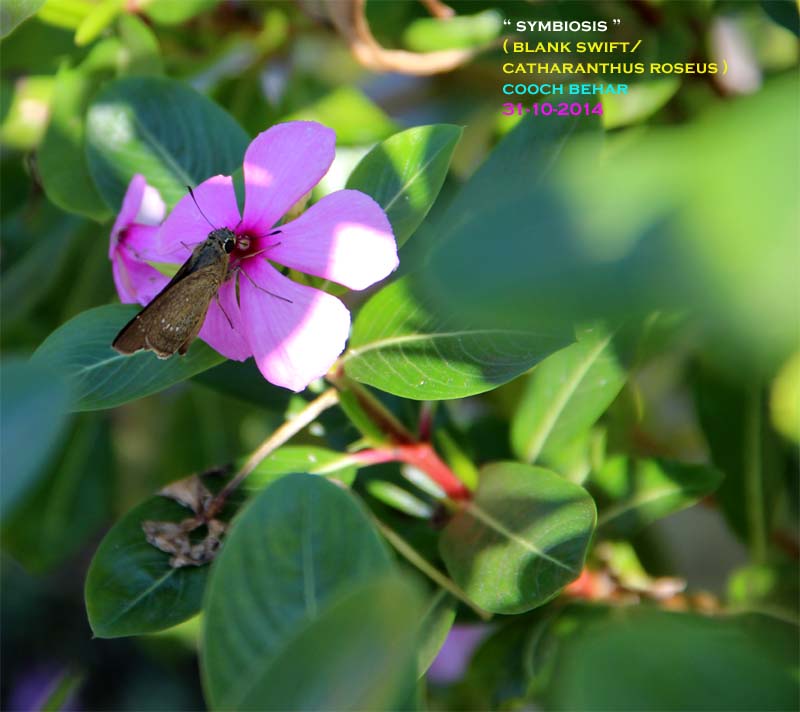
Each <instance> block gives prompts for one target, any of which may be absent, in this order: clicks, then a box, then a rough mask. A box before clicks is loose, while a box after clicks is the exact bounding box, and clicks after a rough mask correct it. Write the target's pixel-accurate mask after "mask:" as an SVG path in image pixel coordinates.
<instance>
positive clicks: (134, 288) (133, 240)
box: [108, 174, 169, 304]
mask: <svg viewBox="0 0 800 712" xmlns="http://www.w3.org/2000/svg"><path fill="white" fill-rule="evenodd" d="M164 212H165V206H164V201H163V200H161V196H160V195H159V193H158V191H157V190H156V189H155V188H153V187H152V186H150V185H147V181H145V178H144V176H142V175H138V174H137V175H135V176H134V177H133V178H132V179H131V182H130V185H128V190H127V192H126V193H125V197H124V198H123V200H122V208H121V209H120V211H119V215H117V219H116V220H115V221H114V227H113V228H112V229H111V241H110V243H109V246H108V259H110V260H111V270H112V272H113V274H114V284H115V285H116V287H117V293H118V294H119V298H120V301H121V302H123V303H124V304H132V303H133V302H139V303H140V304H147V303H148V302H149V301H150V300H151V299H152V298H153V297H154V296H155V295H156V294H158V293H159V292H160V291H161V290H162V289H163V288H164V286H165V285H166V283H167V282H168V281H169V277H167V276H165V275H163V274H161V272H159V271H158V270H157V269H155V268H154V267H151V266H150V265H149V264H147V260H149V261H152V262H158V261H159V260H161V259H162V258H161V257H160V255H159V254H158V250H157V247H158V242H157V238H158V225H159V224H160V223H161V221H162V220H163V219H164Z"/></svg>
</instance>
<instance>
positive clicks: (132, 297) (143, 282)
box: [111, 247, 169, 306]
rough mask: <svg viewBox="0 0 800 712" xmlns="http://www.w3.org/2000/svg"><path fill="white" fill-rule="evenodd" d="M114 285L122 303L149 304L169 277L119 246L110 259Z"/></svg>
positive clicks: (164, 285)
mask: <svg viewBox="0 0 800 712" xmlns="http://www.w3.org/2000/svg"><path fill="white" fill-rule="evenodd" d="M111 271H112V273H113V275H114V285H115V286H116V288H117V294H119V300H120V301H121V302H122V303H123V304H134V303H135V302H139V304H141V305H143V306H144V305H145V304H149V303H150V302H151V301H152V299H153V297H155V296H156V294H158V293H159V292H160V291H161V290H162V289H164V287H166V286H167V282H169V277H167V275H165V274H161V272H159V271H158V270H157V269H155V267H151V266H150V265H149V264H147V263H146V262H141V261H139V260H137V259H136V258H135V257H133V256H132V255H131V254H130V253H129V252H128V251H127V250H126V249H125V248H124V247H121V248H120V249H119V250H118V251H117V253H116V255H114V257H113V258H112V260H111Z"/></svg>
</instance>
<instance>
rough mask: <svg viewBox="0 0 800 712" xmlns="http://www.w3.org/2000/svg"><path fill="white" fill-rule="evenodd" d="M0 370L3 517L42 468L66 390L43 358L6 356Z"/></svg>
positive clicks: (65, 407)
mask: <svg viewBox="0 0 800 712" xmlns="http://www.w3.org/2000/svg"><path fill="white" fill-rule="evenodd" d="M2 371H3V388H2V390H0V410H2V413H3V427H2V428H0V437H2V445H0V453H2V467H0V472H2V487H0V492H2V499H0V515H1V516H2V518H3V519H5V518H6V516H7V515H8V514H9V513H10V512H11V510H12V509H13V507H14V506H15V505H16V504H17V503H19V502H20V501H21V500H22V498H23V497H24V496H25V494H26V493H27V492H29V491H31V489H32V488H33V487H34V486H35V484H36V482H37V477H38V476H40V475H42V474H43V470H42V468H43V467H44V465H45V464H46V463H47V461H48V459H49V458H50V456H51V455H52V453H53V449H54V448H55V446H56V444H57V443H58V442H59V440H60V439H61V436H62V434H63V432H64V429H65V428H66V425H67V422H68V413H69V410H70V403H71V402H72V393H71V390H70V388H69V384H68V383H67V382H66V381H65V380H64V379H63V378H61V377H60V376H59V375H58V374H56V373H53V370H52V369H51V368H50V367H49V366H48V364H46V363H35V362H30V361H24V360H22V359H18V358H6V359H4V360H3V364H2Z"/></svg>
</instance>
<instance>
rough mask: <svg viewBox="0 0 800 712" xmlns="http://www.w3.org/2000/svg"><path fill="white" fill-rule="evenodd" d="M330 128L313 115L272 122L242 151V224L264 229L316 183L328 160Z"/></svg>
mask: <svg viewBox="0 0 800 712" xmlns="http://www.w3.org/2000/svg"><path fill="white" fill-rule="evenodd" d="M335 145H336V134H335V133H334V131H333V129H329V128H327V127H326V126H323V125H322V124H318V123H316V122H314V121H290V122H288V123H285V124H276V125H275V126H273V127H272V128H269V129H267V130H266V131H264V132H262V133H260V134H258V136H256V137H255V138H254V139H253V141H252V143H251V144H250V146H248V148H247V152H246V153H245V154H244V184H245V201H244V218H243V220H242V230H243V231H245V232H249V233H251V234H252V235H254V236H260V235H264V234H265V233H266V232H267V231H268V230H269V229H270V228H271V227H272V226H273V225H274V224H275V223H276V222H278V220H279V219H280V218H281V217H283V215H284V214H285V213H286V211H287V210H289V208H291V207H292V205H294V204H295V203H296V202H297V201H298V200H300V198H302V197H303V195H305V194H306V193H307V192H308V191H309V190H311V189H312V188H313V187H314V186H315V185H316V184H317V183H319V181H320V179H321V178H322V176H324V175H325V173H327V172H328V168H330V165H331V163H333V157H334V148H335Z"/></svg>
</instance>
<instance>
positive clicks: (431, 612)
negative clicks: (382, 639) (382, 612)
mask: <svg viewBox="0 0 800 712" xmlns="http://www.w3.org/2000/svg"><path fill="white" fill-rule="evenodd" d="M457 603H458V601H456V599H455V598H454V597H453V596H451V595H450V594H449V593H448V592H447V591H445V590H444V589H441V588H440V589H438V590H437V591H436V593H434V594H433V595H432V596H431V598H430V600H429V601H428V607H427V610H426V611H425V613H424V614H423V616H422V620H421V622H420V624H419V625H420V645H419V654H418V658H417V670H418V673H419V675H420V676H422V675H424V674H425V673H426V672H427V670H428V668H429V667H430V666H431V664H432V663H433V661H434V660H435V659H436V656H437V655H438V654H439V651H440V650H441V649H442V646H443V645H444V641H445V640H447V635H448V633H450V629H451V628H452V627H453V623H454V622H455V620H456V605H457Z"/></svg>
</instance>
